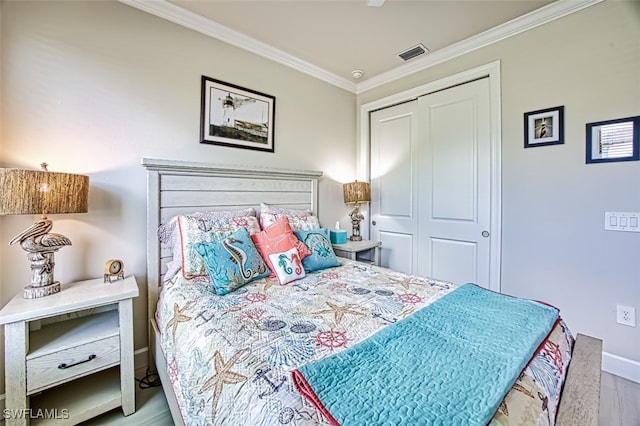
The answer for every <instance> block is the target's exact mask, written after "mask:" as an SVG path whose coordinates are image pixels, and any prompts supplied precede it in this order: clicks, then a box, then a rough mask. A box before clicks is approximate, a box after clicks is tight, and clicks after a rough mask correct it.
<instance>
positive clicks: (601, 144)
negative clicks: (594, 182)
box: [586, 116, 640, 164]
mask: <svg viewBox="0 0 640 426" xmlns="http://www.w3.org/2000/svg"><path fill="white" fill-rule="evenodd" d="M586 143H587V146H586V163H587V164H590V163H612V162H617V161H638V160H640V116H636V117H627V118H618V119H615V120H605V121H598V122H594V123H587V124H586Z"/></svg>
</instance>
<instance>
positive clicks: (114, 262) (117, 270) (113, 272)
mask: <svg viewBox="0 0 640 426" xmlns="http://www.w3.org/2000/svg"><path fill="white" fill-rule="evenodd" d="M114 278H115V279H116V280H117V279H124V262H123V261H122V260H119V259H111V260H107V261H106V262H105V264H104V282H105V283H106V282H107V281H109V282H112V281H111V280H112V279H114Z"/></svg>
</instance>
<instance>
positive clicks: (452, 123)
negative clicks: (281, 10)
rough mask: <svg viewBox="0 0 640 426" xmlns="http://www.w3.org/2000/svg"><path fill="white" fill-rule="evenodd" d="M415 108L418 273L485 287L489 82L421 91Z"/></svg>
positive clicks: (487, 240)
mask: <svg viewBox="0 0 640 426" xmlns="http://www.w3.org/2000/svg"><path fill="white" fill-rule="evenodd" d="M418 109H419V112H418V114H419V117H420V125H419V130H418V131H419V133H420V145H419V146H420V154H419V157H420V159H419V161H420V164H421V167H420V168H419V171H418V185H419V188H420V197H419V206H418V209H419V211H420V212H421V214H420V222H419V225H418V251H419V257H420V260H421V261H420V262H419V268H418V273H419V274H420V275H426V276H436V274H437V277H438V278H440V279H444V280H449V281H453V282H455V283H458V284H461V283H466V282H474V283H476V284H479V285H482V286H484V287H488V286H489V270H490V268H489V266H490V265H489V261H490V256H489V249H490V235H489V236H488V237H486V238H485V237H483V231H485V230H488V229H490V217H491V215H490V213H491V203H490V201H491V193H490V188H491V181H490V179H491V172H490V170H491V158H490V135H491V132H490V115H489V80H488V79H481V80H477V81H474V82H470V83H467V84H463V85H460V86H456V87H452V88H450V89H447V90H444V91H441V92H436V93H433V94H429V95H425V96H422V97H420V98H419V99H418ZM436 242H437V243H436ZM456 257H457V261H456Z"/></svg>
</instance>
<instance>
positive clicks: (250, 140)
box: [200, 75, 276, 152]
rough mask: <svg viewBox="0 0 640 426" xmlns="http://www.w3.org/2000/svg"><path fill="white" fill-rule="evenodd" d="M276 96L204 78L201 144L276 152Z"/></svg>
mask: <svg viewBox="0 0 640 426" xmlns="http://www.w3.org/2000/svg"><path fill="white" fill-rule="evenodd" d="M275 110H276V98H275V96H271V95H267V94H265V93H260V92H256V91H255V90H250V89H245V88H244V87H240V86H236V85H235V84H231V83H225V82H223V81H219V80H215V79H213V78H210V77H206V76H204V75H203V76H202V109H201V117H200V143H206V144H212V145H222V146H229V147H235V148H245V149H254V150H258V151H267V152H274V143H273V142H274V141H273V133H274V120H275Z"/></svg>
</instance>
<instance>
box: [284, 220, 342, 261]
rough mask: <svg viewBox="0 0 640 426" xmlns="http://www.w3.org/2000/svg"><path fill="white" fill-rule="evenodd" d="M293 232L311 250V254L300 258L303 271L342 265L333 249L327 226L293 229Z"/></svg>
mask: <svg viewBox="0 0 640 426" xmlns="http://www.w3.org/2000/svg"><path fill="white" fill-rule="evenodd" d="M294 234H296V237H298V239H299V240H300V241H302V242H303V243H304V244H305V245H306V246H307V247H309V250H311V255H309V256H307V257H305V258H304V259H302V266H304V270H305V271H307V272H312V271H319V270H320V269H326V268H332V267H334V266H340V265H342V264H341V263H340V261H339V260H338V258H337V257H336V254H335V253H334V251H333V247H332V246H331V242H330V241H329V231H327V228H320V229H313V230H310V231H294Z"/></svg>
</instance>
